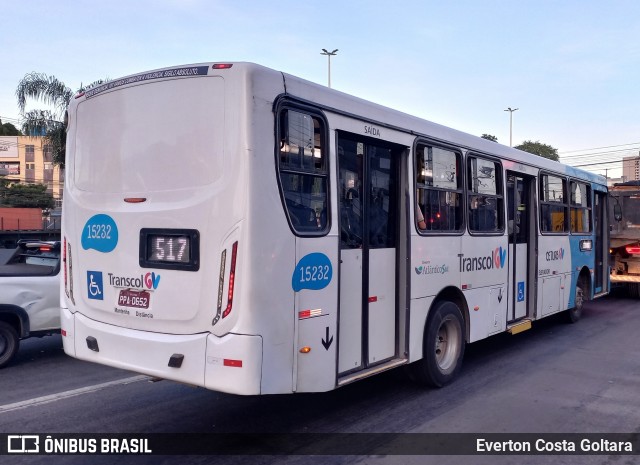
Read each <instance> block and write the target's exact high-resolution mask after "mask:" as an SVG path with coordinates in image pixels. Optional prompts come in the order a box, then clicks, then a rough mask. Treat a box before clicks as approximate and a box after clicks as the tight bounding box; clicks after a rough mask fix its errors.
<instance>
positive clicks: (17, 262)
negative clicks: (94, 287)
mask: <svg viewBox="0 0 640 465" xmlns="http://www.w3.org/2000/svg"><path fill="white" fill-rule="evenodd" d="M59 274H60V242H57V241H56V242H53V241H52V242H45V241H20V242H18V247H17V248H16V249H15V252H14V253H13V254H12V255H11V256H10V257H9V258H8V260H6V263H4V264H0V368H3V367H5V366H6V365H8V364H9V363H10V362H11V360H12V359H13V358H14V357H15V355H16V353H17V352H18V348H19V346H20V340H21V339H26V338H28V337H34V336H35V337H42V336H46V335H49V334H54V333H59V332H60V277H59Z"/></svg>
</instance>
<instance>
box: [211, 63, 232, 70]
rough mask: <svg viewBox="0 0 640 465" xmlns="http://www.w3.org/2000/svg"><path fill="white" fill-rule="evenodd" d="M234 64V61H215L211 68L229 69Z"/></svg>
mask: <svg viewBox="0 0 640 465" xmlns="http://www.w3.org/2000/svg"><path fill="white" fill-rule="evenodd" d="M232 66H233V63H214V64H213V65H212V66H211V69H229V68H231V67H232Z"/></svg>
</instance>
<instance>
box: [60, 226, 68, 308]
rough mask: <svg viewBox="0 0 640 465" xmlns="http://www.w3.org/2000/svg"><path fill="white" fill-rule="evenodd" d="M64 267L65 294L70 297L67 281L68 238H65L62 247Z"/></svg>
mask: <svg viewBox="0 0 640 465" xmlns="http://www.w3.org/2000/svg"><path fill="white" fill-rule="evenodd" d="M62 267H63V268H64V293H65V294H67V297H69V285H68V281H67V278H68V277H67V238H66V236H65V237H64V241H63V246H62Z"/></svg>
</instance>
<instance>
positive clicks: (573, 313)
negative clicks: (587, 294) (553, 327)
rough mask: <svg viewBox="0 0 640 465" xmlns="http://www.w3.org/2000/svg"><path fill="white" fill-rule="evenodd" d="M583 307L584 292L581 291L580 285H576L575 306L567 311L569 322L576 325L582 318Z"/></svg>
mask: <svg viewBox="0 0 640 465" xmlns="http://www.w3.org/2000/svg"><path fill="white" fill-rule="evenodd" d="M583 305H584V291H583V289H582V283H581V282H578V284H576V298H575V306H574V307H573V308H570V309H569V310H567V315H568V316H569V322H571V323H576V322H577V321H578V320H579V319H580V318H581V317H582V306H583Z"/></svg>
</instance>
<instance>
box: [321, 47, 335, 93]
mask: <svg viewBox="0 0 640 465" xmlns="http://www.w3.org/2000/svg"><path fill="white" fill-rule="evenodd" d="M336 53H338V49H335V50H334V51H333V52H329V51H327V49H326V48H323V49H322V53H320V55H327V59H328V60H329V88H331V57H332V56H333V55H335V54H336Z"/></svg>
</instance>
